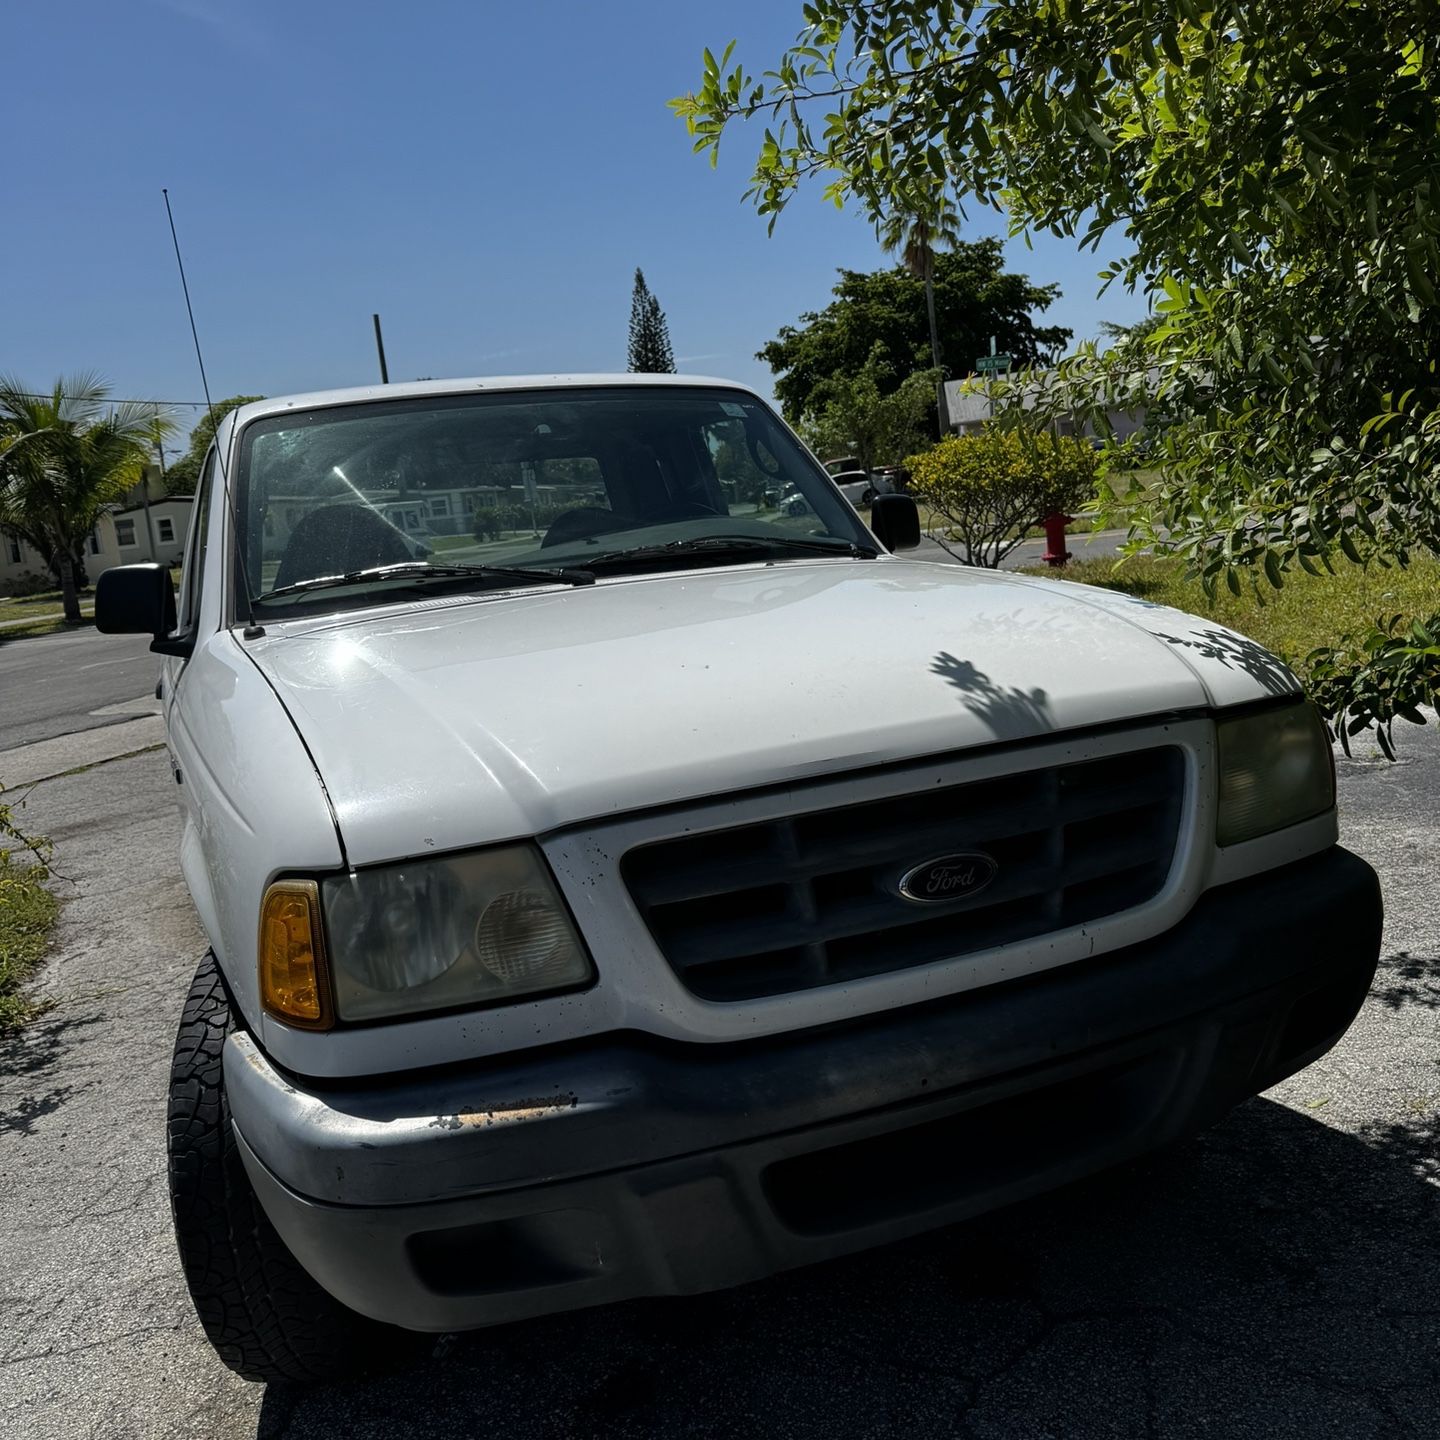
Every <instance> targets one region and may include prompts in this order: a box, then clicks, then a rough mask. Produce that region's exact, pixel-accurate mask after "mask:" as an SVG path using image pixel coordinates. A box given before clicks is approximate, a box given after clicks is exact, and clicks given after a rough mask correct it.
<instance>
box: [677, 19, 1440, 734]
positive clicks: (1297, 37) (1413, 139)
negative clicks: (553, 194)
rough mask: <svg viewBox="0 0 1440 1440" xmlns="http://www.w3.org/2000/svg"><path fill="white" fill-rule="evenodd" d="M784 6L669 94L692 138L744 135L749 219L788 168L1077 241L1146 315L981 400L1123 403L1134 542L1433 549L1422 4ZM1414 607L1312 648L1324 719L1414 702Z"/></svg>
mask: <svg viewBox="0 0 1440 1440" xmlns="http://www.w3.org/2000/svg"><path fill="white" fill-rule="evenodd" d="M803 19H804V26H803V28H802V29H801V31H800V33H799V35H798V36H797V39H796V42H795V43H794V44H793V45H792V46H790V47H789V48H788V49H787V50H786V51H785V52H784V53H783V54H782V55H781V56H780V57H779V58H778V60H776V61H775V62H774V63H773V64H772V65H771V67H770V69H769V70H767V71H766V72H765V73H764V74H763V75H761V76H759V77H758V78H757V77H756V76H755V75H754V74H752V72H751V71H750V70H748V69H747V68H746V67H745V66H744V65H742V64H740V63H738V62H736V61H735V60H734V55H733V48H732V49H727V50H726V51H725V53H724V54H723V55H722V56H721V57H720V58H719V59H718V60H717V59H716V58H715V56H714V55H713V54H711V53H710V52H708V51H707V52H706V55H705V57H704V61H703V67H702V74H701V78H700V85H699V88H698V89H697V90H695V91H694V92H692V93H691V94H689V95H685V96H682V97H681V98H680V99H678V100H676V101H674V102H673V104H674V107H675V109H676V111H677V113H678V114H679V115H680V116H681V117H682V118H683V119H684V120H685V121H686V123H687V125H688V126H689V128H690V132H691V134H692V135H693V136H694V139H695V148H696V149H697V150H698V151H700V152H702V153H707V154H708V155H709V157H710V159H711V160H712V162H713V161H714V160H715V158H716V155H717V153H718V148H719V145H720V143H721V140H722V138H723V137H724V136H725V135H726V134H727V133H728V132H729V131H730V129H731V128H732V127H733V126H734V125H735V123H736V122H738V121H742V120H754V121H756V122H757V123H758V124H760V125H761V126H762V127H763V128H762V139H761V143H760V147H759V152H758V155H757V157H756V163H755V167H754V170H753V173H752V177H751V182H750V186H749V189H748V190H747V197H748V198H749V199H750V200H751V202H752V203H753V204H754V205H755V207H756V209H757V211H758V212H759V213H760V214H761V215H763V216H765V217H766V218H767V219H768V221H769V223H770V224H771V225H772V226H773V225H774V223H775V221H776V219H777V218H778V216H779V215H780V214H781V213H782V211H783V210H784V207H785V206H786V205H787V204H788V203H789V201H790V200H791V198H792V197H793V196H794V195H795V194H796V193H797V191H798V190H799V189H801V188H802V187H803V186H805V185H806V184H808V183H810V182H812V181H819V182H820V183H822V184H823V185H824V188H825V193H826V194H827V195H828V196H829V197H830V198H831V199H832V200H833V201H834V202H835V203H837V204H841V205H843V204H847V203H854V204H858V205H859V206H860V207H861V208H862V209H863V210H864V212H865V213H866V214H867V215H868V216H869V217H870V218H871V219H872V221H874V222H876V223H883V222H884V221H885V220H886V219H887V217H891V216H894V215H902V216H903V215H905V214H913V213H917V212H916V205H917V203H918V202H919V201H921V200H922V199H923V197H924V196H925V195H926V194H928V193H931V192H932V191H933V187H934V186H935V185H936V184H937V183H943V184H944V185H945V186H946V187H947V188H948V190H949V192H950V193H953V194H954V195H955V196H956V197H957V199H958V201H959V203H961V204H966V203H967V202H969V203H974V204H978V205H987V206H992V207H994V208H996V209H997V210H1000V211H1002V212H1003V213H1004V214H1005V215H1006V217H1007V218H1008V221H1009V225H1010V228H1011V230H1012V233H1016V234H1019V233H1022V232H1029V231H1033V230H1044V231H1048V232H1050V233H1052V234H1055V235H1059V236H1062V237H1069V238H1072V239H1074V240H1075V241H1076V242H1077V243H1078V244H1080V245H1081V246H1084V247H1088V248H1090V249H1092V250H1095V251H1097V252H1102V260H1103V265H1102V268H1101V270H1100V279H1101V282H1102V287H1103V286H1108V285H1112V284H1118V285H1121V286H1124V287H1127V288H1130V289H1132V290H1137V291H1139V292H1141V293H1143V294H1145V295H1146V296H1147V297H1149V298H1150V299H1151V301H1152V302H1153V308H1154V311H1155V313H1156V314H1157V316H1159V317H1160V318H1159V322H1158V323H1157V324H1156V325H1154V327H1153V328H1151V329H1150V330H1149V332H1148V333H1146V334H1144V335H1143V336H1137V337H1135V340H1134V342H1133V343H1127V344H1125V345H1122V346H1116V347H1114V349H1113V350H1112V351H1109V352H1105V353H1101V351H1100V350H1099V347H1097V346H1094V345H1087V346H1082V347H1081V349H1080V351H1079V353H1078V354H1076V355H1075V356H1073V357H1071V358H1070V359H1069V360H1068V361H1066V362H1065V363H1064V364H1062V365H1061V366H1060V367H1058V369H1057V370H1056V371H1055V372H1054V373H1052V374H1050V375H1048V376H1046V377H1044V380H1043V383H1041V384H1039V385H1037V384H1036V377H1026V376H1017V377H1015V380H1014V381H1013V382H1012V384H1011V386H1009V387H1006V386H1004V385H1000V386H997V387H996V390H995V397H996V399H997V401H998V402H1000V404H1001V405H1002V406H1004V405H1005V404H1006V403H1011V404H1014V405H1018V403H1019V397H1020V393H1021V389H1022V387H1024V391H1025V395H1026V403H1027V405H1030V404H1032V403H1033V405H1034V410H1035V411H1038V418H1040V419H1042V420H1043V419H1044V418H1045V417H1046V415H1047V414H1057V415H1058V414H1061V413H1067V414H1081V415H1085V416H1088V417H1090V418H1091V419H1092V422H1093V423H1094V424H1095V425H1096V426H1097V427H1100V428H1101V429H1103V427H1104V417H1105V414H1106V413H1107V412H1108V411H1110V410H1115V409H1121V410H1124V409H1127V408H1134V407H1135V405H1136V404H1141V405H1144V406H1145V407H1146V409H1147V410H1148V413H1149V416H1150V426H1149V428H1150V431H1151V436H1150V439H1151V441H1152V446H1153V448H1152V454H1151V456H1150V458H1149V462H1148V463H1149V465H1150V466H1151V467H1153V469H1154V471H1155V473H1154V474H1152V475H1151V476H1149V477H1148V478H1147V480H1146V482H1145V484H1144V486H1143V487H1139V488H1137V491H1136V493H1135V494H1133V495H1130V496H1122V497H1120V505H1121V506H1122V508H1124V509H1125V510H1126V511H1127V512H1128V515H1129V517H1130V518H1132V519H1133V522H1134V534H1133V537H1132V543H1133V545H1134V547H1135V548H1137V549H1138V548H1144V547H1149V548H1154V549H1157V550H1159V551H1161V552H1166V553H1174V554H1178V555H1180V556H1182V557H1183V558H1184V559H1185V560H1186V562H1187V565H1188V567H1189V569H1190V571H1191V573H1193V574H1194V575H1197V576H1199V577H1200V578H1201V579H1202V580H1203V581H1204V583H1205V584H1206V585H1207V586H1208V587H1211V588H1213V587H1214V586H1215V585H1217V584H1225V585H1228V586H1230V587H1231V588H1236V587H1238V586H1239V585H1240V583H1241V579H1242V577H1246V578H1253V579H1255V580H1257V581H1258V582H1259V583H1262V584H1269V585H1281V584H1283V583H1284V580H1285V576H1286V575H1287V574H1288V573H1290V572H1291V571H1293V570H1294V569H1297V568H1298V569H1304V570H1307V571H1312V572H1315V571H1319V570H1323V569H1324V568H1326V567H1327V566H1329V565H1330V564H1331V563H1332V561H1333V559H1334V557H1336V556H1337V555H1341V554H1343V555H1345V556H1347V557H1348V558H1350V559H1351V560H1353V561H1357V562H1359V563H1361V564H1373V565H1387V564H1394V565H1404V564H1407V563H1408V561H1409V558H1410V556H1411V555H1412V554H1414V553H1417V552H1419V551H1427V552H1429V553H1432V554H1440V372H1437V368H1436V367H1437V364H1440V295H1437V290H1436V285H1437V282H1436V279H1435V277H1436V276H1437V275H1440V93H1437V92H1440V11H1437V9H1436V8H1435V7H1434V6H1433V5H1430V4H1426V3H1420V0H1372V3H1369V4H1365V5H1359V4H1354V3H1351V0H1243V3H1242V0H1220V3H1215V4H1211V5H1201V4H1200V3H1199V0H1085V3H1084V4H1079V3H1055V0H984V3H980V0H939V3H936V0H865V3H857V0H810V3H807V4H806V5H804V7H803ZM1036 418H1037V416H1036V414H1034V413H1032V414H1031V416H1030V417H1029V421H1030V422H1033V421H1034V420H1035V419H1036ZM1102 498H1103V497H1102ZM1415 622H1418V624H1419V626H1420V629H1419V631H1416V632H1413V633H1414V634H1417V635H1420V636H1422V637H1423V635H1425V634H1435V633H1440V616H1437V617H1418V616H1417V617H1409V618H1408V619H1405V620H1403V621H1402V622H1400V623H1399V624H1391V623H1390V617H1378V616H1377V617H1376V623H1375V625H1374V626H1373V627H1372V630H1371V632H1370V633H1369V634H1368V635H1367V636H1362V637H1356V638H1355V643H1354V644H1349V645H1342V646H1339V647H1337V648H1335V649H1334V650H1333V651H1332V653H1331V654H1330V655H1329V656H1328V657H1325V658H1326V660H1327V663H1329V664H1331V665H1332V666H1333V669H1332V671H1330V672H1327V673H1326V675H1325V677H1324V680H1323V683H1321V682H1319V681H1317V684H1316V694H1317V696H1318V697H1319V698H1320V699H1321V700H1322V702H1323V703H1324V704H1325V705H1326V707H1327V710H1328V711H1329V714H1330V716H1331V719H1332V722H1334V723H1336V724H1337V725H1339V726H1341V727H1342V728H1343V729H1345V730H1347V731H1351V732H1353V731H1355V730H1357V729H1362V728H1364V727H1366V726H1367V725H1371V724H1380V725H1387V724H1389V723H1390V722H1391V721H1393V719H1395V718H1397V717H1400V718H1407V719H1415V718H1417V717H1420V715H1421V712H1420V711H1419V709H1418V708H1417V707H1418V706H1420V705H1422V704H1425V703H1434V701H1435V699H1436V696H1437V686H1440V663H1437V660H1440V657H1436V656H1433V655H1431V654H1429V653H1428V652H1429V651H1430V650H1431V649H1432V648H1433V647H1431V646H1429V645H1428V644H1426V643H1424V642H1423V639H1422V640H1420V641H1417V642H1416V643H1410V642H1408V641H1407V642H1405V643H1404V644H1399V645H1398V647H1397V644H1396V643H1391V642H1397V637H1398V636H1399V635H1400V633H1401V632H1402V631H1404V632H1405V633H1406V634H1410V633H1412V632H1411V631H1410V630H1409V629H1408V628H1407V627H1409V626H1410V625H1412V623H1415ZM1387 627H1388V628H1387ZM1402 652H1403V655H1404V660H1403V663H1401V662H1400V661H1399V660H1396V659H1394V658H1393V657H1395V656H1398V655H1401V654H1402ZM1317 663H1318V661H1317Z"/></svg>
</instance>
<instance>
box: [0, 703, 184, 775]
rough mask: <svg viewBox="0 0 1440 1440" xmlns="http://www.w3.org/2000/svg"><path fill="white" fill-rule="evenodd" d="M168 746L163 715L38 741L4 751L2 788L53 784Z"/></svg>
mask: <svg viewBox="0 0 1440 1440" xmlns="http://www.w3.org/2000/svg"><path fill="white" fill-rule="evenodd" d="M164 743H165V721H164V720H163V719H161V717H160V716H159V715H142V716H141V717H140V718H139V719H137V720H122V721H121V722H120V723H119V724H118V725H101V726H99V727H98V728H97V729H94V730H80V731H77V732H76V733H75V734H73V735H60V736H57V737H56V738H55V739H54V740H37V741H35V743H34V744H33V745H20V746H18V747H17V748H15V749H14V750H0V785H3V786H4V787H5V788H6V789H7V790H14V789H16V788H18V787H19V786H22V785H38V784H40V782H41V781H42V780H53V779H54V778H55V777H56V776H57V775H66V774H69V773H70V772H71V771H73V770H79V769H82V768H83V767H85V766H87V765H103V764H104V763H105V762H106V761H107V760H118V759H120V758H121V756H123V755H134V754H135V753H136V752H137V751H140V750H153V749H155V748H156V747H157V746H159V745H163V744H164Z"/></svg>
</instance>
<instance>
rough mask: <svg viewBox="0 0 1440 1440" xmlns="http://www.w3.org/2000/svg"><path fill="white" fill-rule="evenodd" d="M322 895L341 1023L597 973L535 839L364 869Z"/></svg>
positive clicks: (503, 996) (551, 986) (475, 1001)
mask: <svg viewBox="0 0 1440 1440" xmlns="http://www.w3.org/2000/svg"><path fill="white" fill-rule="evenodd" d="M321 895H322V898H323V902H324V909H325V922H326V930H327V932H328V936H329V942H330V944H329V950H330V959H331V964H332V968H333V989H334V994H335V1010H336V1014H337V1015H338V1016H339V1018H340V1019H341V1020H377V1019H380V1018H382V1017H389V1016H395V1015H411V1014H415V1013H416V1012H418V1011H422V1010H446V1009H451V1008H453V1007H454V1006H457V1005H485V1004H491V1005H494V1004H500V1003H503V1002H504V1001H507V1000H514V999H516V998H518V997H520V996H523V995H533V994H536V993H537V992H539V991H542V990H561V989H570V988H571V987H572V986H575V985H583V984H584V983H585V982H586V981H587V980H589V979H590V977H591V974H592V971H591V966H590V961H589V959H588V957H587V956H586V954H585V947H584V946H583V945H582V944H581V943H580V937H579V936H578V935H577V934H576V933H575V927H574V925H573V924H571V922H570V917H569V915H568V914H567V912H566V910H565V906H564V904H563V902H562V901H561V899H560V897H559V895H557V894H556V892H555V886H554V884H553V882H552V881H551V879H550V875H549V872H548V871H547V870H546V868H545V862H544V861H543V860H542V859H541V858H540V855H539V853H538V852H537V851H536V850H535V849H534V848H533V847H531V846H529V845H513V846H506V847H505V848H503V849H499V850H485V851H479V852H477V853H475V854H471V855H457V856H451V857H449V858H446V859H437V860H422V861H416V862H415V863H413V864H407V865H387V866H384V867H378V868H376V869H373V870H357V871H355V872H354V873H353V874H351V875H341V876H337V877H335V878H333V879H330V880H326V881H325V882H324V883H323V884H322V886H321Z"/></svg>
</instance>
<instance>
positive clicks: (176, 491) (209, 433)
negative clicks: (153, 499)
mask: <svg viewBox="0 0 1440 1440" xmlns="http://www.w3.org/2000/svg"><path fill="white" fill-rule="evenodd" d="M264 398H265V397H264V396H263V395H232V396H231V397H230V398H229V399H228V400H221V401H220V402H219V403H218V404H217V405H216V406H215V408H214V411H213V413H207V414H205V415H202V416H201V417H200V421H199V423H198V424H197V425H196V426H195V428H194V429H193V430H192V431H191V432H190V442H189V444H188V445H187V446H186V447H185V453H184V454H183V455H181V456H180V457H179V459H177V460H175V461H173V462H172V463H171V464H169V465H167V466H166V467H165V489H166V491H167V493H169V494H171V495H193V494H194V493H195V487H196V486H197V485H198V484H199V483H200V467H201V466H202V465H203V464H204V463H205V452H206V451H207V450H209V448H210V442H211V441H212V440H213V439H214V438H215V427H216V426H217V425H218V424H219V423H220V421H222V420H223V419H224V418H225V417H226V416H227V415H228V414H229V413H230V412H231V411H232V410H238V409H239V408H240V406H242V405H249V404H250V403H251V401H253V400H263V399H264Z"/></svg>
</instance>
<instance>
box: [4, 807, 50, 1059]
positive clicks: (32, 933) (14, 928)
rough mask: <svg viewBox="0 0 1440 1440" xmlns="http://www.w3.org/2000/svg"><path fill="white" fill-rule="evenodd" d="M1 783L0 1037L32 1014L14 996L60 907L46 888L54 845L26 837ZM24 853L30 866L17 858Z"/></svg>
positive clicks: (32, 1010) (41, 951)
mask: <svg viewBox="0 0 1440 1440" xmlns="http://www.w3.org/2000/svg"><path fill="white" fill-rule="evenodd" d="M4 793H5V787H4V786H3V785H0V1034H3V1033H4V1031H6V1030H7V1029H9V1028H10V1027H11V1026H14V1025H18V1024H21V1023H23V1022H24V1021H25V1020H27V1019H29V1018H30V1017H31V1016H32V1015H33V1014H35V1012H36V1007H35V1006H34V1005H32V1004H29V1003H27V1002H26V1001H25V1000H24V999H23V998H22V997H21V996H20V995H19V994H18V993H17V992H18V990H19V987H20V986H21V984H23V982H24V981H25V979H26V978H27V977H28V976H29V974H30V971H31V970H32V969H33V968H34V966H35V963H36V962H37V961H38V960H39V959H40V957H41V955H42V954H44V951H45V943H46V940H47V939H48V937H49V934H50V930H51V927H52V926H53V925H54V923H55V916H56V914H57V912H58V910H59V904H58V902H57V901H56V899H55V897H54V896H53V895H52V894H51V893H50V892H49V891H48V890H47V889H46V888H45V885H44V881H45V879H46V877H47V876H48V875H49V873H50V872H49V870H48V868H47V867H48V865H49V861H50V856H51V851H52V847H51V844H50V842H49V841H48V840H46V839H44V838H43V837H41V836H36V835H30V834H27V833H26V832H25V831H24V830H22V829H21V827H20V823H19V821H18V820H17V819H16V817H15V810H16V806H15V805H13V804H6V803H5V800H4V798H3V797H4ZM26 852H28V854H29V856H30V860H31V863H29V864H26V865H22V864H20V863H19V861H18V859H17V857H18V856H21V855H24V854H26Z"/></svg>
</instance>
